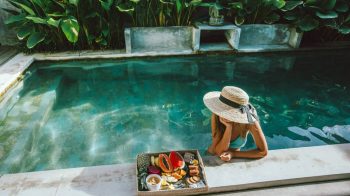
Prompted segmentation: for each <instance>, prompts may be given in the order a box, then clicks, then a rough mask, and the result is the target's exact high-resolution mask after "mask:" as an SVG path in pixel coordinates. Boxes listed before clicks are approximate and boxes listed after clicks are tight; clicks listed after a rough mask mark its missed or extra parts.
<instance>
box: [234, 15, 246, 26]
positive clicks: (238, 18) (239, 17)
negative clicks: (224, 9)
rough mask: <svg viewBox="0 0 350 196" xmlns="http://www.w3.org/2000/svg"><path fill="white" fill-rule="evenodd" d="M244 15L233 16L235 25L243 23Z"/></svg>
mask: <svg viewBox="0 0 350 196" xmlns="http://www.w3.org/2000/svg"><path fill="white" fill-rule="evenodd" d="M244 20H245V19H244V17H243V16H236V17H235V24H236V25H242V24H243V23H244Z"/></svg>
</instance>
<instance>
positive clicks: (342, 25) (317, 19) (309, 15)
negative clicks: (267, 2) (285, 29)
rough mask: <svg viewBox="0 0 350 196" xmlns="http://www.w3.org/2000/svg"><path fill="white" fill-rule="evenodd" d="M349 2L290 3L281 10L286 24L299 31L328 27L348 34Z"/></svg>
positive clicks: (309, 1)
mask: <svg viewBox="0 0 350 196" xmlns="http://www.w3.org/2000/svg"><path fill="white" fill-rule="evenodd" d="M349 7H350V2H349V1H347V0H322V1H320V0H318V1H317V0H304V1H290V2H289V3H287V4H286V5H285V6H284V7H283V8H282V9H281V10H282V11H283V12H284V13H283V15H284V16H283V18H284V19H285V20H286V23H289V24H294V25H295V26H296V27H297V29H298V30H299V31H311V30H314V29H316V28H319V27H328V28H332V29H335V30H337V31H338V32H339V33H341V34H349V33H350V12H349Z"/></svg>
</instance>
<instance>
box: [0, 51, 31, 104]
mask: <svg viewBox="0 0 350 196" xmlns="http://www.w3.org/2000/svg"><path fill="white" fill-rule="evenodd" d="M33 62H34V58H33V56H32V55H29V56H27V55H24V54H23V53H19V54H17V55H16V56H14V57H13V58H12V59H10V60H9V61H7V62H6V63H5V64H3V65H2V66H1V67H0V101H1V100H2V98H3V95H4V94H5V93H6V92H7V91H8V90H9V89H10V88H11V87H13V86H14V85H15V84H16V83H17V82H18V81H19V80H20V79H21V76H22V73H23V72H24V71H25V70H26V69H27V68H28V67H29V66H30V65H31V64H32V63H33Z"/></svg>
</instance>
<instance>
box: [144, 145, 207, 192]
mask: <svg viewBox="0 0 350 196" xmlns="http://www.w3.org/2000/svg"><path fill="white" fill-rule="evenodd" d="M196 158H197V159H196ZM198 158H199V157H196V156H195V155H194V154H193V153H189V152H185V153H181V154H180V153H179V152H176V151H171V152H170V153H169V154H168V153H160V154H159V155H157V154H153V156H150V155H146V156H143V155H142V156H138V163H137V166H138V170H137V171H138V172H139V173H138V179H139V181H140V184H139V187H141V190H147V189H148V190H150V191H155V190H178V189H183V188H199V187H204V186H205V181H204V180H202V178H203V175H202V174H201V167H200V164H199V159H198ZM140 167H143V168H144V167H146V169H144V170H140ZM146 176H147V177H146ZM141 177H142V178H141ZM142 185H143V186H142Z"/></svg>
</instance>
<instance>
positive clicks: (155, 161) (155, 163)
mask: <svg viewBox="0 0 350 196" xmlns="http://www.w3.org/2000/svg"><path fill="white" fill-rule="evenodd" d="M151 165H153V166H157V167H159V158H158V157H155V156H151Z"/></svg>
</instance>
